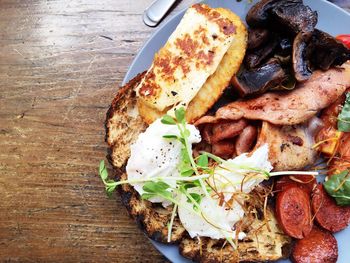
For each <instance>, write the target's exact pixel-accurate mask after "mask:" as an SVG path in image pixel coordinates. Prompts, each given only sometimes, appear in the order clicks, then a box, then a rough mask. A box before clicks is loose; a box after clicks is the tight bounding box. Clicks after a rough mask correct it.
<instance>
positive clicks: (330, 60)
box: [309, 29, 350, 70]
mask: <svg viewBox="0 0 350 263" xmlns="http://www.w3.org/2000/svg"><path fill="white" fill-rule="evenodd" d="M309 49H310V51H309V52H311V53H312V55H311V59H312V64H313V65H314V66H316V67H318V68H320V69H322V70H327V69H329V68H330V67H331V66H339V65H342V64H343V63H344V62H345V61H347V60H349V59H350V49H348V48H347V47H346V46H345V45H343V43H341V42H340V41H338V40H336V39H335V38H334V37H332V36H331V35H329V34H327V33H325V32H323V31H321V30H318V29H315V31H314V32H313V35H312V39H311V42H310V45H309Z"/></svg>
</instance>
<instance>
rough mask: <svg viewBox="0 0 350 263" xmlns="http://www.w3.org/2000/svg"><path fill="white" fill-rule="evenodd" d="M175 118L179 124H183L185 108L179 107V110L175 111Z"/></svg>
mask: <svg viewBox="0 0 350 263" xmlns="http://www.w3.org/2000/svg"><path fill="white" fill-rule="evenodd" d="M175 117H176V120H177V121H178V122H179V123H184V122H185V108H184V107H181V108H180V109H177V110H175Z"/></svg>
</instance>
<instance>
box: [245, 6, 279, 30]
mask: <svg viewBox="0 0 350 263" xmlns="http://www.w3.org/2000/svg"><path fill="white" fill-rule="evenodd" d="M279 1H280V0H262V1H260V2H258V3H257V4H255V5H254V6H253V7H252V8H250V9H249V11H248V13H247V16H246V21H247V24H248V25H249V26H251V27H262V26H266V25H267V24H268V22H269V18H270V14H269V11H270V10H271V9H272V8H273V7H274V5H275V4H276V3H278V2H279Z"/></svg>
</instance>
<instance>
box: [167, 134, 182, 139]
mask: <svg viewBox="0 0 350 263" xmlns="http://www.w3.org/2000/svg"><path fill="white" fill-rule="evenodd" d="M163 138H165V139H177V138H179V137H178V136H177V135H174V134H166V135H163Z"/></svg>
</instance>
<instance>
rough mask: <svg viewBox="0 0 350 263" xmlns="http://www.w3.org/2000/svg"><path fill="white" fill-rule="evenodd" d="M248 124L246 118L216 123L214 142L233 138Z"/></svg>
mask: <svg viewBox="0 0 350 263" xmlns="http://www.w3.org/2000/svg"><path fill="white" fill-rule="evenodd" d="M247 125H248V122H247V121H246V120H245V119H241V120H238V121H230V122H224V123H218V124H214V125H213V136H212V142H213V143H216V142H218V141H221V140H224V139H228V138H233V137H235V136H237V135H238V134H240V133H241V132H242V131H243V129H244V128H245V127H246V126H247Z"/></svg>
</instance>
